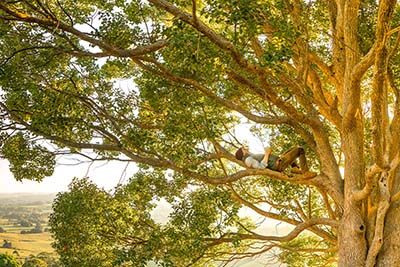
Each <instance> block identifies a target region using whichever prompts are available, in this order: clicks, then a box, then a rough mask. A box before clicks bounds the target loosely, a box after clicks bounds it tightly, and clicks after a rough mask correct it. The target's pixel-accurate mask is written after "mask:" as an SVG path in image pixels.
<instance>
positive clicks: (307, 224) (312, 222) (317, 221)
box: [205, 218, 339, 243]
mask: <svg viewBox="0 0 400 267" xmlns="http://www.w3.org/2000/svg"><path fill="white" fill-rule="evenodd" d="M316 225H328V226H331V227H335V228H337V227H338V225H339V223H338V222H337V221H335V220H331V219H326V218H312V219H308V220H307V221H304V222H302V223H299V224H298V225H296V227H295V228H294V229H293V230H292V231H291V232H290V233H288V234H287V235H285V236H265V235H260V234H232V236H233V237H221V238H205V241H210V242H215V243H224V242H233V241H236V240H237V239H238V238H239V239H240V240H260V241H278V242H289V241H291V240H293V239H295V238H296V237H297V236H298V235H299V234H301V233H302V232H303V231H305V230H310V229H309V228H311V227H312V226H316Z"/></svg>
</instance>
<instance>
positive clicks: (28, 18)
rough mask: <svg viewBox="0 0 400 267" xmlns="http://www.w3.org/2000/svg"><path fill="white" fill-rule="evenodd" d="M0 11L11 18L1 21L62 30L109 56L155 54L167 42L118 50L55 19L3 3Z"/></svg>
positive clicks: (0, 3)
mask: <svg viewBox="0 0 400 267" xmlns="http://www.w3.org/2000/svg"><path fill="white" fill-rule="evenodd" d="M0 9H1V10H4V11H5V12H6V13H7V14H9V15H10V16H11V17H2V19H5V20H18V21H23V22H27V23H34V24H37V25H39V26H43V27H50V28H53V29H54V30H58V29H60V30H63V31H65V32H68V33H70V34H72V35H75V36H76V37H78V38H79V39H81V40H83V41H86V42H88V43H90V44H93V45H95V46H98V47H99V48H100V49H102V50H103V51H106V52H107V53H108V55H109V56H116V57H131V58H132V57H138V56H142V55H145V54H149V53H152V52H155V51H157V50H160V49H162V48H164V47H165V46H166V45H167V44H168V41H167V40H159V41H156V42H154V43H152V44H149V45H145V46H141V47H136V48H134V49H119V48H117V47H114V46H111V45H109V44H106V43H104V42H102V41H101V40H98V39H96V38H93V37H92V36H90V35H89V34H86V33H83V32H81V31H79V30H77V29H76V28H74V27H73V26H70V25H68V24H65V23H64V22H62V21H60V20H57V19H56V18H53V19H44V18H38V17H34V16H32V15H30V14H26V13H22V12H19V11H16V10H12V9H10V8H9V7H8V6H7V4H5V3H4V2H0Z"/></svg>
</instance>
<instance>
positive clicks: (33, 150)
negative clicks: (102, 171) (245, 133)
mask: <svg viewBox="0 0 400 267" xmlns="http://www.w3.org/2000/svg"><path fill="white" fill-rule="evenodd" d="M399 15H400V13H399V8H398V5H397V2H396V1H394V0H382V1H379V2H378V1H372V0H363V1H359V0H355V1H342V0H336V1H299V0H293V1H291V0H260V1H249V0H238V1H220V0H202V1H178V0H176V1H166V0H149V1H139V0H136V1H126V2H125V1H79V3H75V2H74V1H63V2H62V3H61V2H59V1H52V0H47V1H40V0H39V1H34V2H30V1H2V2H1V3H0V21H1V24H0V32H1V34H0V36H1V37H0V38H1V41H0V46H1V51H2V52H1V59H0V86H1V89H2V96H1V102H0V108H1V110H2V112H1V118H2V124H1V127H2V130H3V131H2V133H1V156H2V157H3V158H7V159H8V160H9V161H10V169H11V171H12V172H13V173H14V176H15V178H16V179H17V180H21V179H24V178H27V179H34V180H41V179H43V178H44V177H46V176H48V175H51V173H52V172H53V170H54V166H55V164H56V161H55V157H56V156H57V155H65V154H66V153H74V154H78V155H81V156H83V157H84V158H85V159H88V160H90V161H99V160H120V161H127V162H136V163H137V164H138V165H139V167H140V169H141V171H140V172H139V173H138V174H137V175H136V176H135V177H133V178H132V179H131V181H130V183H129V184H128V185H127V187H126V188H122V189H120V190H121V191H119V192H121V193H119V194H116V195H113V194H106V193H105V192H98V189H95V188H92V187H91V186H89V185H85V184H83V185H82V184H77V185H76V184H74V185H72V187H71V192H70V193H68V194H66V195H65V196H62V195H60V196H59V200H58V201H59V202H56V204H55V207H56V210H57V211H56V212H55V215H54V224H53V226H52V227H53V231H54V233H55V235H56V236H59V238H60V239H59V240H57V241H56V248H57V251H58V252H59V253H60V254H61V256H62V257H64V258H63V259H64V261H66V262H67V261H69V260H71V259H73V258H74V256H75V255H78V254H79V249H78V248H79V244H81V243H78V242H76V241H78V240H79V238H80V237H79V235H77V234H78V232H77V231H78V229H77V227H75V228H68V229H70V231H72V232H70V233H69V234H70V235H71V236H70V237H68V236H67V233H64V232H62V231H63V230H62V228H58V227H57V224H56V223H58V224H61V223H62V222H63V223H66V224H68V225H67V226H68V227H72V226H73V225H76V223H77V221H76V220H77V219H76V218H75V215H74V214H75V213H76V214H83V213H82V212H83V211H88V212H89V211H90V212H89V213H88V215H87V216H86V217H85V216H84V218H85V219H86V220H87V221H85V222H86V224H85V228H84V229H83V230H87V232H85V231H82V236H84V237H86V238H88V240H90V242H88V243H87V246H88V249H89V247H90V246H91V247H92V248H98V247H97V246H96V244H98V242H99V240H102V241H104V242H105V241H107V242H106V243H107V246H105V247H104V249H105V251H104V253H103V254H101V253H99V255H102V256H103V257H106V255H108V256H107V258H106V259H104V264H105V263H106V262H118V261H119V262H121V264H122V262H124V261H129V259H135V260H137V261H138V262H139V263H143V264H145V263H144V262H145V261H146V260H156V261H158V262H159V263H160V264H164V265H165V266H168V264H170V265H172V264H175V266H178V263H177V259H185V260H183V261H181V262H180V264H181V265H184V264H195V263H197V264H201V263H202V262H203V263H204V262H205V261H207V260H210V259H214V260H221V261H229V260H235V259H239V258H243V257H251V256H255V255H259V254H261V253H264V252H266V251H269V250H271V249H273V248H276V249H279V250H281V251H284V252H285V253H286V252H288V251H289V252H296V253H297V254H296V255H300V254H303V253H310V254H313V255H317V256H321V258H324V259H325V260H326V262H329V261H331V260H332V257H335V254H334V253H335V251H337V252H338V263H339V266H398V265H400V264H399V261H400V257H399V255H398V252H397V250H396V248H397V247H398V246H399V245H400V244H399V243H400V239H399V236H400V235H399V232H400V228H399V227H400V226H399V225H398V223H397V221H398V218H399V216H400V214H399V210H398V209H397V205H398V201H399V199H400V193H399V192H400V191H399V189H400V179H399V178H400V174H399V168H398V166H399V162H400V160H399V159H400V158H399V156H398V151H399V144H400V142H399V141H400V133H399V132H398V131H397V129H398V128H399V124H400V119H399V118H400V116H399V115H400V108H399V107H400V106H399V105H398V101H399V84H398V78H399V77H398V76H399V72H398V71H397V70H398V64H399V53H398V46H399V43H400V42H399V40H400V35H399V28H398V27H396V26H395V25H397V24H398V23H399ZM121 79H129V80H132V81H134V85H132V86H131V87H130V88H128V89H126V88H120V87H118V81H120V80H121ZM244 120H247V122H249V123H253V125H254V127H253V130H254V131H255V132H256V133H262V135H261V137H260V138H261V139H262V140H263V141H266V140H268V139H269V138H273V140H274V142H273V143H272V146H273V148H274V149H275V150H279V149H282V150H283V149H285V148H287V146H289V145H293V143H297V144H301V145H302V146H304V147H305V149H306V152H307V155H308V157H309V161H310V162H311V163H312V168H313V169H314V170H315V171H316V172H317V174H316V175H308V174H306V175H295V176H292V177H290V176H288V175H287V174H285V173H278V172H273V171H270V170H254V169H245V168H243V169H241V168H240V167H244V165H243V163H241V162H239V161H237V160H236V159H235V158H234V156H233V152H234V150H235V147H236V148H237V147H238V146H239V144H238V141H237V140H235V137H234V132H233V131H234V129H235V126H236V125H238V124H240V123H241V121H244ZM341 170H343V172H341ZM88 188H89V189H90V192H92V194H93V195H94V196H95V197H96V199H98V198H100V199H101V202H100V203H101V205H100V207H97V204H96V203H91V202H90V199H88V198H86V197H85V195H84V194H82V192H85V190H88ZM120 195H122V196H125V198H123V199H120ZM117 196H118V197H117ZM141 196H145V200H141V201H139V200H137V199H140V197H141ZM159 198H165V199H167V200H168V201H169V202H170V203H171V204H172V206H173V208H174V211H173V213H172V214H171V219H170V221H169V222H168V225H167V226H160V225H157V224H155V223H154V222H153V221H151V219H149V218H148V215H147V214H148V213H149V210H151V205H150V204H151V203H152V201H154V199H159ZM68 199H70V200H71V202H64V200H68ZM114 199H115V200H114ZM117 200H118V201H120V203H114V201H117ZM107 201H111V202H112V203H113V206H112V207H110V208H111V209H117V210H118V209H119V208H120V206H122V207H123V208H122V209H123V210H125V211H127V212H128V214H131V215H130V216H132V217H133V218H136V217H137V218H141V216H145V218H146V220H145V221H146V222H148V224H149V225H148V227H149V230H151V232H150V233H142V232H140V231H139V232H136V231H138V230H137V229H131V228H129V227H127V226H124V227H126V229H120V228H117V227H116V226H115V225H113V223H112V222H110V221H107V223H108V224H107V225H108V226H109V227H110V229H112V230H110V229H107V231H105V230H104V229H103V230H102V231H100V230H101V227H100V225H99V223H98V222H96V221H94V220H91V219H94V218H95V217H92V216H94V214H100V215H102V216H101V217H100V218H101V219H102V220H105V217H103V216H106V214H103V213H101V211H102V209H106V208H107V207H106V206H105V203H107ZM118 201H117V202H118ZM135 201H139V203H138V204H137V205H139V211H140V212H141V213H140V214H136V213H135V212H136V211H132V210H129V205H130V204H129V203H130V202H133V203H135ZM78 204H79V205H81V204H82V205H81V206H77V205H78ZM149 205H150V206H149ZM243 206H245V207H247V208H250V209H252V210H254V211H255V212H256V213H258V214H260V215H261V216H264V217H266V218H270V219H274V220H279V221H282V222H285V223H287V224H289V225H292V226H293V229H292V231H291V232H290V233H288V234H287V235H286V236H280V237H277V236H269V235H267V234H264V233H258V232H256V230H255V229H254V228H255V225H254V224H252V223H251V222H250V221H249V220H247V219H246V218H242V217H240V216H239V213H238V211H239V210H240V207H243ZM58 207H64V208H65V209H61V208H60V209H57V208H58ZM265 207H267V208H265ZM89 208H92V209H93V210H90V209H89ZM134 208H137V207H135V206H134ZM134 208H132V209H134ZM139 211H138V212H139ZM109 212H111V214H112V213H113V212H117V211H114V210H113V211H109ZM117 214H119V213H117ZM119 215H120V216H122V217H121V220H122V221H120V222H119V221H118V219H117V218H116V222H118V223H122V225H127V223H128V222H130V220H133V218H125V217H124V216H123V214H119ZM63 216H66V218H68V220H66V221H64V220H63V219H62V218H63ZM70 220H71V221H70ZM99 229H100V230H99ZM116 229H119V230H121V231H117V232H116V235H113V236H111V235H110V233H113V231H115V230H116ZM89 230H90V231H94V233H97V234H96V235H90V232H89ZM129 231H132V232H129ZM306 232H307V233H310V234H308V235H300V234H301V233H306ZM68 238H70V241H71V242H72V241H74V242H75V243H71V242H70V243H68V242H67V240H68ZM96 238H97V239H96ZM85 240H86V239H85ZM154 240H156V241H157V243H154ZM307 240H309V241H310V242H307ZM108 242H109V243H108ZM118 244H119V245H118ZM121 244H123V245H121ZM160 246H161V247H162V249H161V247H160ZM248 248H252V249H251V250H249V249H248ZM75 253H78V254H75ZM285 253H282V254H281V260H282V261H286V262H290V261H291V257H294V255H295V254H293V253H292V254H285ZM94 255H97V254H94ZM89 256H90V255H89ZM96 257H97V256H96ZM96 257H94V258H96ZM135 257H136V258H135ZM98 259H99V258H98V257H97V258H96V260H98ZM310 259H312V258H310ZM143 264H142V265H143ZM80 266H84V265H82V264H80Z"/></svg>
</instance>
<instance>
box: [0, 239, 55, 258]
mask: <svg viewBox="0 0 400 267" xmlns="http://www.w3.org/2000/svg"><path fill="white" fill-rule="evenodd" d="M0 240H7V241H9V242H11V243H12V248H11V249H7V248H0V254H1V253H5V254H12V253H13V252H14V251H17V252H18V255H19V256H18V258H19V257H21V258H26V257H28V256H29V255H37V254H39V253H40V252H48V253H53V252H54V250H53V248H52V247H51V242H53V239H52V238H51V235H50V233H41V234H24V235H22V234H19V233H0Z"/></svg>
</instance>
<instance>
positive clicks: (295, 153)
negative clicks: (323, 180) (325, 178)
mask: <svg viewBox="0 0 400 267" xmlns="http://www.w3.org/2000/svg"><path fill="white" fill-rule="evenodd" d="M297 158H299V160H300V169H301V170H302V171H308V166H307V160H306V155H305V153H304V149H303V148H302V147H295V148H292V149H291V150H289V151H287V152H285V153H284V154H283V155H282V156H281V157H280V162H279V166H278V168H279V171H283V170H285V169H286V168H287V167H288V166H289V165H292V166H293V164H296V163H295V160H296V159H297ZM296 165H297V164H296Z"/></svg>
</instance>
